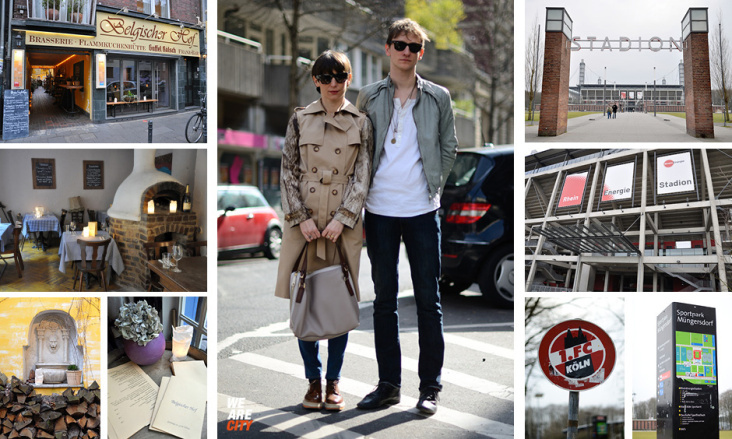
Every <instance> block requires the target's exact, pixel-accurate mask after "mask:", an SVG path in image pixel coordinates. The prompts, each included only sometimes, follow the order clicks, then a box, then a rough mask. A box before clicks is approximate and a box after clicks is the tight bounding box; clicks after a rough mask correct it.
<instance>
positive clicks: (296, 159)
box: [280, 113, 310, 227]
mask: <svg viewBox="0 0 732 439" xmlns="http://www.w3.org/2000/svg"><path fill="white" fill-rule="evenodd" d="M299 140H300V129H299V127H298V123H297V113H295V114H293V115H292V117H291V118H290V122H289V123H288V124H287V133H286V134H285V146H284V148H282V172H281V176H280V189H281V190H282V211H283V212H284V213H285V221H287V223H288V224H289V225H290V226H291V227H292V226H296V225H298V224H300V223H301V222H303V221H305V220H307V219H308V218H310V214H309V213H308V210H307V208H306V207H305V205H304V203H303V200H302V197H301V196H300V175H301V174H302V171H301V170H300V146H299Z"/></svg>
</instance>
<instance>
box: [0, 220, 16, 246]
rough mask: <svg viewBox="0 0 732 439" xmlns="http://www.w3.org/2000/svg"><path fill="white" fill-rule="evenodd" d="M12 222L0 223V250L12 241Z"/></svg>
mask: <svg viewBox="0 0 732 439" xmlns="http://www.w3.org/2000/svg"><path fill="white" fill-rule="evenodd" d="M13 228H14V227H13V224H10V223H0V252H4V251H5V246H9V245H11V244H12V243H13Z"/></svg>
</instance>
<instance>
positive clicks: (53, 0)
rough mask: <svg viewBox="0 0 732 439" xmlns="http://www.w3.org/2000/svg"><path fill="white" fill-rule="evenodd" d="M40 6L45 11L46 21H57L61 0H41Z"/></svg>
mask: <svg viewBox="0 0 732 439" xmlns="http://www.w3.org/2000/svg"><path fill="white" fill-rule="evenodd" d="M41 5H42V6H43V8H44V9H45V10H46V20H51V21H58V9H59V6H60V5H61V0H42V1H41Z"/></svg>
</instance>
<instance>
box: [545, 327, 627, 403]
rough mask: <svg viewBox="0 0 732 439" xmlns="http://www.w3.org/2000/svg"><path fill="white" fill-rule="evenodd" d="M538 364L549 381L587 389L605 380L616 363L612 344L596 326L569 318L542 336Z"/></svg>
mask: <svg viewBox="0 0 732 439" xmlns="http://www.w3.org/2000/svg"><path fill="white" fill-rule="evenodd" d="M539 363H540V364H541V370H542V371H543V372H544V375H546V377H547V378H549V381H551V382H552V383H554V384H556V385H557V386H559V387H561V388H563V389H567V390H587V389H591V388H593V387H595V386H597V385H599V384H602V383H603V382H605V380H606V379H607V378H608V377H609V376H610V372H612V370H613V367H614V366H615V345H614V344H613V341H612V340H611V339H610V337H609V336H608V335H607V333H606V332H605V331H603V330H602V329H601V328H600V327H599V326H597V325H595V324H593V323H590V322H587V321H584V320H568V321H566V322H562V323H559V324H558V325H555V326H553V327H552V328H551V329H549V331H548V332H547V333H546V334H545V335H544V338H542V339H541V344H540V345H539Z"/></svg>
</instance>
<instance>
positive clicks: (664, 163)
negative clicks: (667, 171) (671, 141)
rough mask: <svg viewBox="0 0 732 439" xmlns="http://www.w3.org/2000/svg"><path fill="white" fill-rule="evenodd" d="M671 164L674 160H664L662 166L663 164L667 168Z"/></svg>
mask: <svg viewBox="0 0 732 439" xmlns="http://www.w3.org/2000/svg"><path fill="white" fill-rule="evenodd" d="M673 165H674V161H673V160H666V161H665V162H663V166H665V167H667V168H670V167H671V166H673Z"/></svg>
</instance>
